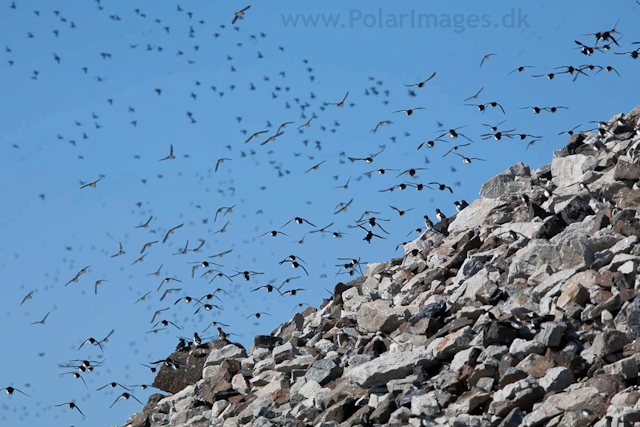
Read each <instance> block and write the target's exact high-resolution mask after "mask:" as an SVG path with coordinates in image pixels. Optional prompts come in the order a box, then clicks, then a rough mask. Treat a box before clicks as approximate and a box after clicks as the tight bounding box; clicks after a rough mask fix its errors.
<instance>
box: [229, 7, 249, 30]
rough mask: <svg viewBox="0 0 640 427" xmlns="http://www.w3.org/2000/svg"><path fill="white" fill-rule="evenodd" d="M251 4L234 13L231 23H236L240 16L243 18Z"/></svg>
mask: <svg viewBox="0 0 640 427" xmlns="http://www.w3.org/2000/svg"><path fill="white" fill-rule="evenodd" d="M250 7H251V6H250V5H249V6H247V7H245V8H244V9H242V10H239V11H237V12H236V13H235V14H234V15H233V20H232V21H231V25H233V24H235V23H236V21H237V20H238V18H242V17H243V16H244V12H245V11H246V10H248V9H249V8H250Z"/></svg>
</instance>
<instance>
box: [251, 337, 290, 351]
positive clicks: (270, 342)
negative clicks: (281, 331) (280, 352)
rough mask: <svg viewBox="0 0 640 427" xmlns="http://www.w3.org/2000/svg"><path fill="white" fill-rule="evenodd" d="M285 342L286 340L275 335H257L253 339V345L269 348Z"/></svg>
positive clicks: (271, 348)
mask: <svg viewBox="0 0 640 427" xmlns="http://www.w3.org/2000/svg"><path fill="white" fill-rule="evenodd" d="M283 342H284V340H283V339H282V338H280V337H274V336H271V335H256V337H255V338H254V340H253V345H255V346H256V347H257V348H268V349H269V350H273V349H274V347H276V346H277V345H280V344H282V343H283Z"/></svg>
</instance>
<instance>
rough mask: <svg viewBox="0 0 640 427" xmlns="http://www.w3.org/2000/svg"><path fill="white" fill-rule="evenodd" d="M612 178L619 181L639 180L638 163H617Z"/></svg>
mask: <svg viewBox="0 0 640 427" xmlns="http://www.w3.org/2000/svg"><path fill="white" fill-rule="evenodd" d="M613 178H614V179H617V180H619V181H624V180H627V181H637V180H639V179H640V162H635V163H627V162H625V161H622V160H620V161H618V163H617V164H616V169H615V171H614V173H613Z"/></svg>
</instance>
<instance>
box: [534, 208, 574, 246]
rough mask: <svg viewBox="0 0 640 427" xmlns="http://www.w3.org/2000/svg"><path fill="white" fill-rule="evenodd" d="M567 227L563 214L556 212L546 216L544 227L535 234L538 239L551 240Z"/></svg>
mask: <svg viewBox="0 0 640 427" xmlns="http://www.w3.org/2000/svg"><path fill="white" fill-rule="evenodd" d="M566 227H567V223H566V222H565V220H564V219H562V215H560V214H555V215H552V216H549V217H547V218H545V220H544V223H543V224H542V227H540V229H539V230H538V233H537V234H536V235H535V236H534V237H535V238H536V239H545V240H549V239H551V238H552V237H553V236H555V235H556V234H559V233H561V232H562V230H564V229H565V228H566Z"/></svg>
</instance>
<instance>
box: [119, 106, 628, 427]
mask: <svg viewBox="0 0 640 427" xmlns="http://www.w3.org/2000/svg"><path fill="white" fill-rule="evenodd" d="M639 120H640V107H638V108H636V109H635V110H633V111H632V112H631V113H629V114H628V115H626V116H625V115H617V116H615V117H613V118H612V119H611V120H610V121H609V123H607V124H601V126H600V129H599V131H598V132H597V133H580V134H575V135H573V136H572V137H571V139H570V141H569V142H568V144H567V145H566V147H564V148H563V149H562V150H559V151H556V152H555V153H554V158H553V161H552V162H551V164H547V165H545V166H543V167H541V168H539V169H536V170H533V171H531V170H530V169H529V167H528V166H527V165H525V164H522V163H519V164H517V165H515V166H513V167H512V168H510V169H509V170H507V171H506V172H504V173H501V174H499V175H497V176H495V177H494V178H492V179H491V180H490V181H488V182H487V183H485V184H484V185H483V186H482V190H481V192H480V195H481V196H482V198H481V199H479V200H476V201H475V202H473V203H472V204H471V205H469V206H468V207H466V208H465V209H463V210H462V211H461V212H460V213H459V214H458V215H457V216H455V217H452V218H447V219H445V220H443V221H441V222H440V223H439V224H437V225H436V226H435V227H434V230H435V231H434V230H429V231H426V232H424V233H423V234H422V235H421V236H420V237H419V238H418V239H416V240H415V241H413V242H410V243H407V244H405V245H404V247H405V253H406V255H405V256H404V257H402V258H397V259H393V260H391V261H390V262H383V263H380V264H369V265H368V266H367V268H366V271H365V275H364V276H363V277H359V278H357V279H355V280H352V281H351V282H349V283H346V284H343V283H339V284H338V285H337V286H336V288H335V292H334V296H333V297H332V298H331V300H328V301H325V303H324V304H323V305H322V306H321V307H320V309H318V310H316V309H313V308H309V309H307V310H305V311H304V312H302V313H298V314H296V315H295V316H294V317H293V318H292V319H291V321H289V322H287V323H284V324H283V325H281V326H280V327H279V328H278V329H277V330H275V331H274V332H272V334H271V335H270V336H258V337H256V338H255V345H254V346H253V347H252V348H250V349H249V350H246V349H244V348H243V347H242V346H241V345H239V344H234V343H232V342H229V341H227V340H218V341H214V342H210V343H207V344H203V345H201V346H199V347H198V348H195V347H193V346H192V347H190V348H186V349H183V350H181V351H178V352H176V353H174V354H172V355H171V356H170V358H171V360H174V361H176V362H177V364H178V365H179V368H177V369H175V366H176V365H175V364H173V368H172V367H169V366H163V367H162V368H161V369H160V371H159V374H158V376H157V377H156V380H155V383H154V386H155V387H157V388H159V389H161V390H163V391H165V392H168V393H170V394H169V395H167V396H163V395H160V394H155V395H153V396H151V398H150V399H149V402H148V403H147V404H146V406H145V407H144V409H143V411H142V413H140V414H136V415H134V416H133V417H131V419H130V420H129V421H127V423H126V424H125V426H131V427H141V426H193V427H204V426H206V427H209V426H225V427H226V426H254V427H266V426H291V427H294V426H318V427H331V426H341V427H348V426H353V427H355V426H373V425H389V426H443V427H444V426H454V427H458V426H460V427H462V426H474V427H485V426H486V427H489V426H493V427H515V426H520V425H522V426H563V427H569V426H575V427H579V426H580V427H583V426H591V425H595V426H598V427H609V426H638V425H640V388H639V387H638V385H637V384H638V378H639V376H638V373H639V366H640V354H639V351H638V350H640V340H639V339H638V337H639V336H640V298H636V294H637V290H638V289H639V288H640V280H639V279H638V269H639V264H640V244H638V241H639V238H638V236H640V188H639V187H638V186H639V182H640V130H639V128H638V122H639ZM438 231H439V232H438ZM167 365H171V364H167Z"/></svg>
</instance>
